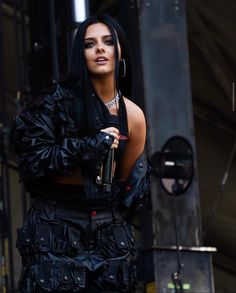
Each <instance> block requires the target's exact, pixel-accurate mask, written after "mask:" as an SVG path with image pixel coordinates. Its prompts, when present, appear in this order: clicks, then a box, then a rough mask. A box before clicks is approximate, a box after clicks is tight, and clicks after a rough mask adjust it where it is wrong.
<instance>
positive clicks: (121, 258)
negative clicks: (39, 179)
mask: <svg viewBox="0 0 236 293" xmlns="http://www.w3.org/2000/svg"><path fill="white" fill-rule="evenodd" d="M16 244H17V248H18V249H19V252H20V254H21V256H22V267H23V268H22V272H21V277H20V281H19V289H20V292H21V293H34V292H91V293H92V292H134V288H135V282H136V277H135V274H136V273H135V272H136V269H135V265H134V264H133V263H132V260H133V258H134V257H135V254H136V242H135V238H134V231H133V227H132V226H130V225H128V224H127V223H126V222H125V221H124V220H123V217H122V215H121V214H120V212H118V211H116V210H99V211H95V210H91V211H82V210H80V209H79V206H77V207H76V206H70V205H68V206H67V205H65V204H63V205H62V204H60V203H58V202H55V201H45V200H36V201H34V203H33V205H32V208H31V209H30V211H29V213H28V216H27V219H26V221H25V223H24V226H23V227H22V228H21V229H18V232H17V243H16Z"/></svg>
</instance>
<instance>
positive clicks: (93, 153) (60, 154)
mask: <svg viewBox="0 0 236 293" xmlns="http://www.w3.org/2000/svg"><path fill="white" fill-rule="evenodd" d="M56 111H57V110H56V103H55V101H54V100H53V96H47V97H46V99H45V102H44V103H43V104H42V105H41V106H40V107H36V108H35V109H33V111H26V112H24V113H23V114H21V115H17V116H16V117H15V119H14V122H13V126H12V134H13V136H12V141H13V144H14V145H15V150H16V153H17V155H18V158H19V159H18V162H19V171H20V177H21V179H22V180H25V179H30V178H34V177H40V176H47V175H63V174H64V175H65V174H70V173H71V171H72V169H73V168H74V167H76V166H79V165H83V166H85V167H86V168H88V169H89V170H90V169H91V172H94V173H95V172H97V170H98V169H99V167H100V164H101V161H102V160H103V158H104V157H105V155H106V154H107V152H108V150H109V149H110V147H111V146H112V144H113V140H114V136H112V135H109V134H108V133H106V132H102V131H100V132H99V133H98V134H96V135H94V136H92V137H85V138H83V139H79V138H64V139H62V140H59V138H58V135H57V131H56V127H55V126H56V125H55V124H56V121H55V113H56ZM57 123H58V122H57Z"/></svg>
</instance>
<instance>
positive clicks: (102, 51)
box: [96, 45, 105, 53]
mask: <svg viewBox="0 0 236 293" xmlns="http://www.w3.org/2000/svg"><path fill="white" fill-rule="evenodd" d="M104 52H105V49H104V48H103V46H102V45H98V46H97V50H96V53H104Z"/></svg>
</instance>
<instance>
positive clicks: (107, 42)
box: [105, 39, 114, 46]
mask: <svg viewBox="0 0 236 293" xmlns="http://www.w3.org/2000/svg"><path fill="white" fill-rule="evenodd" d="M105 44H106V45H108V46H112V45H114V42H113V40H112V39H109V40H106V41H105Z"/></svg>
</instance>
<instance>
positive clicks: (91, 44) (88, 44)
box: [84, 42, 94, 49]
mask: <svg viewBox="0 0 236 293" xmlns="http://www.w3.org/2000/svg"><path fill="white" fill-rule="evenodd" d="M93 46H94V43H93V42H86V43H84V48H85V49H89V48H92V47H93Z"/></svg>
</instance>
